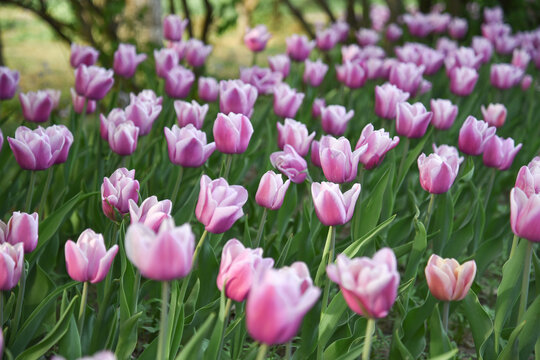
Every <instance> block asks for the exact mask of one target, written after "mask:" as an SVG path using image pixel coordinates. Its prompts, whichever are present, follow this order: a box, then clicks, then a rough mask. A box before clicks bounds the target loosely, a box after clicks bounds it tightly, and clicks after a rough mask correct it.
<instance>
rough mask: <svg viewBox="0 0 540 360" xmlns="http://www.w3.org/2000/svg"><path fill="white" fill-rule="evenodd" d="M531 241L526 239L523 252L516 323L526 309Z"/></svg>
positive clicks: (519, 321)
mask: <svg viewBox="0 0 540 360" xmlns="http://www.w3.org/2000/svg"><path fill="white" fill-rule="evenodd" d="M532 248H533V243H532V241H527V250H526V252H525V265H524V266H523V278H522V279H521V297H520V302H519V312H518V324H520V323H521V322H522V321H523V315H525V310H526V309H527V297H528V296H529V274H530V272H531V257H532Z"/></svg>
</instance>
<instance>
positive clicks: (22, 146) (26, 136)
mask: <svg viewBox="0 0 540 360" xmlns="http://www.w3.org/2000/svg"><path fill="white" fill-rule="evenodd" d="M7 139H8V143H9V146H10V147H11V150H12V151H13V155H15V160H17V163H18V164H19V166H20V167H21V168H23V169H25V170H45V169H48V168H49V167H51V166H52V165H54V164H55V162H56V160H57V158H58V156H59V155H60V153H62V150H64V143H65V141H66V138H65V137H55V138H53V139H51V137H50V136H49V134H47V131H46V130H45V129H44V128H42V127H41V126H40V127H38V128H37V129H35V130H30V129H29V128H27V127H26V126H19V127H18V128H17V130H15V138H10V137H8V138H7Z"/></svg>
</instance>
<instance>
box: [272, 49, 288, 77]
mask: <svg viewBox="0 0 540 360" xmlns="http://www.w3.org/2000/svg"><path fill="white" fill-rule="evenodd" d="M268 66H270V69H272V71H274V72H279V73H281V75H283V79H285V78H286V77H287V76H288V75H289V72H290V69H291V59H289V57H288V56H287V55H285V54H280V55H275V56H269V57H268Z"/></svg>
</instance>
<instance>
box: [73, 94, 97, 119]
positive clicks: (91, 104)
mask: <svg viewBox="0 0 540 360" xmlns="http://www.w3.org/2000/svg"><path fill="white" fill-rule="evenodd" d="M69 91H70V92H71V101H72V103H73V111H75V112H76V113H77V114H81V113H82V112H83V111H85V110H84V107H85V105H86V111H85V113H86V114H91V113H93V112H94V111H96V105H97V104H96V102H95V101H94V100H86V98H85V97H84V96H80V95H79V94H77V92H76V91H75V89H73V88H71V89H70V90H69Z"/></svg>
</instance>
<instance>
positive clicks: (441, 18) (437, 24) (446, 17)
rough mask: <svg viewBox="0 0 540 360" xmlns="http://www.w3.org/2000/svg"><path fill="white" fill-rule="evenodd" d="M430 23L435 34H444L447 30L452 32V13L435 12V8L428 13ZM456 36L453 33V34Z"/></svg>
mask: <svg viewBox="0 0 540 360" xmlns="http://www.w3.org/2000/svg"><path fill="white" fill-rule="evenodd" d="M427 17H428V21H429V24H430V25H431V29H432V30H431V31H432V32H433V33H434V34H442V33H443V32H445V31H446V30H448V32H449V33H450V28H449V25H450V22H451V21H452V18H451V16H450V14H444V13H443V14H441V13H439V12H435V11H434V10H433V9H432V11H431V12H430V13H429V14H427ZM451 36H452V37H454V36H453V35H451Z"/></svg>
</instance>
